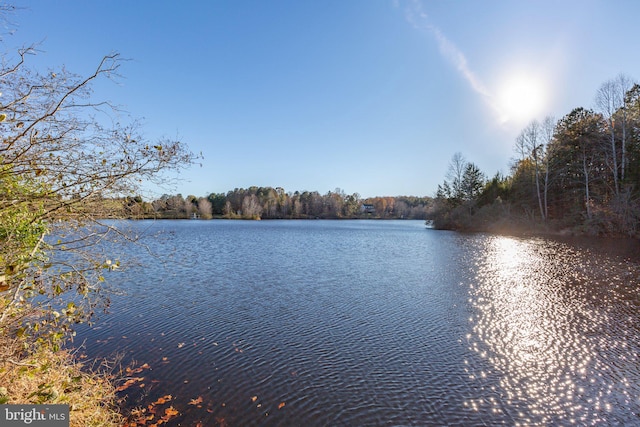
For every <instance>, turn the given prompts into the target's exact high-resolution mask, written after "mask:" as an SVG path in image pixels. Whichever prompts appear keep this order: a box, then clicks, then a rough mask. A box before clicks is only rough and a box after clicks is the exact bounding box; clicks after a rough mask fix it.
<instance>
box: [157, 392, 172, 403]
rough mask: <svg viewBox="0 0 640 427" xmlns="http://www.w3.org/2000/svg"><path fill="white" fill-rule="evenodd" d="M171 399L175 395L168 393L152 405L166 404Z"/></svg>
mask: <svg viewBox="0 0 640 427" xmlns="http://www.w3.org/2000/svg"><path fill="white" fill-rule="evenodd" d="M171 399H173V396H171V395H170V394H167V395H165V396H162V397H160V398H158V400H156V401H155V402H153V403H152V405H164V404H165V403H167V402H169V401H170V400H171Z"/></svg>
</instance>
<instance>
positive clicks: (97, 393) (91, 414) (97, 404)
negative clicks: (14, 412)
mask: <svg viewBox="0 0 640 427" xmlns="http://www.w3.org/2000/svg"><path fill="white" fill-rule="evenodd" d="M20 345H21V343H20V342H19V341H17V340H13V341H12V340H10V339H8V338H7V337H0V348H1V350H0V403H10V404H27V403H33V404H42V403H46V404H66V405H69V408H70V425H71V426H77V427H88V426H120V425H122V424H123V418H122V416H121V415H120V414H119V412H118V410H117V405H116V403H117V401H116V395H115V386H114V385H113V384H112V382H111V381H109V378H108V376H107V374H105V373H100V372H88V371H87V370H83V364H82V363H79V362H78V361H77V360H76V359H75V357H74V355H73V354H71V353H70V352H68V351H57V352H52V351H50V350H37V351H35V352H32V353H29V354H27V355H24V354H23V355H22V356H21V351H20Z"/></svg>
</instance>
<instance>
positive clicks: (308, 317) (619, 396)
mask: <svg viewBox="0 0 640 427" xmlns="http://www.w3.org/2000/svg"><path fill="white" fill-rule="evenodd" d="M127 225H128V226H129V227H133V228H134V229H135V230H139V231H140V232H142V231H143V230H147V231H146V235H147V236H148V237H145V238H143V239H142V241H143V242H144V244H145V245H147V246H148V249H150V252H153V253H156V254H158V255H159V256H160V258H161V259H162V261H163V262H164V266H163V265H161V264H160V262H159V260H158V259H156V258H154V257H152V256H151V255H150V252H148V251H147V250H146V249H145V248H143V247H136V248H131V249H130V251H131V254H132V255H135V256H136V257H137V258H138V260H139V261H141V262H142V263H143V264H144V265H142V266H139V267H134V268H131V269H129V270H128V271H126V272H121V273H116V274H112V275H111V276H110V277H109V279H110V281H111V283H112V284H113V285H114V286H116V287H117V288H119V289H120V290H121V291H122V294H121V295H115V296H114V297H113V304H112V307H111V313H110V314H109V315H103V316H102V317H101V318H100V319H99V320H98V321H97V322H96V323H95V324H94V327H93V328H86V327H85V328H82V329H80V331H79V333H78V338H79V341H80V342H82V341H83V340H84V341H85V348H86V352H87V354H88V355H89V356H90V357H99V356H107V355H110V354H113V353H114V352H115V351H120V352H122V353H124V355H125V360H136V361H138V362H139V364H142V363H148V364H149V365H150V366H151V369H149V370H145V371H144V372H143V373H141V374H140V375H142V376H144V378H145V379H144V384H145V386H144V387H132V388H130V389H128V390H127V391H126V392H125V393H127V399H128V400H127V401H128V404H129V405H130V406H131V407H134V406H137V405H146V404H148V403H150V402H153V401H154V400H156V399H157V398H158V397H160V396H163V395H166V394H171V395H172V396H173V398H174V400H173V401H172V404H173V406H174V407H175V408H176V409H177V410H178V411H180V416H178V417H177V418H175V419H174V420H172V425H184V426H191V425H205V426H209V425H211V426H215V425H229V426H250V425H259V426H263V425H264V426H295V425H305V426H329V425H330V426H336V425H339V426H355V425H358V426H364V425H369V426H380V425H385V426H401V425H402V426H404V425H417V426H423V425H463V426H475V425H478V426H484V425H571V424H575V425H638V424H640V362H639V358H638V357H639V353H640V330H639V328H640V296H639V292H638V287H639V284H640V263H639V260H640V258H639V256H638V251H637V249H638V245H637V242H636V243H635V246H633V247H632V250H631V252H630V253H626V252H624V251H623V250H622V249H623V248H621V247H620V246H621V242H616V243H614V244H613V245H612V246H611V247H606V246H605V244H606V243H607V242H606V241H595V244H594V241H588V240H583V241H559V240H549V239H542V238H513V237H502V236H492V235H484V234H468V235H465V234H459V233H452V232H441V231H435V230H429V229H426V228H425V227H424V224H423V222H421V221H256V222H250V221H223V220H219V221H218V220H217V221H158V222H151V221H140V222H132V223H128V224H127ZM160 231H161V232H162V234H161V235H159V236H157V235H156V233H157V232H160ZM634 250H635V251H634ZM79 341H78V340H76V343H78V342H79ZM200 398H201V401H200ZM190 403H191V404H190ZM194 403H195V404H194ZM198 423H200V424H198Z"/></svg>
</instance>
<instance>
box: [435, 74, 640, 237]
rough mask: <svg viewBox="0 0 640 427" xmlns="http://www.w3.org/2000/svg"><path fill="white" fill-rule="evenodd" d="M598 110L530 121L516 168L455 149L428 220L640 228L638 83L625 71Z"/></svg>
mask: <svg viewBox="0 0 640 427" xmlns="http://www.w3.org/2000/svg"><path fill="white" fill-rule="evenodd" d="M594 105H595V106H594V108H593V109H587V108H582V107H578V108H575V109H573V110H572V111H571V112H569V113H568V114H566V115H565V116H564V117H562V118H560V119H559V120H555V119H554V118H552V117H546V118H545V119H544V120H543V121H542V122H539V121H537V120H534V121H532V122H531V123H529V124H528V125H527V126H526V127H525V128H524V129H522V131H521V132H520V134H519V136H518V137H517V138H516V140H515V145H514V149H515V152H516V154H517V157H516V158H515V159H514V160H513V164H512V165H511V171H510V174H509V175H507V176H504V175H502V174H500V173H498V174H496V175H495V176H493V177H492V178H490V179H487V177H486V176H485V174H484V173H483V172H481V171H480V169H479V168H478V167H477V166H476V165H475V164H474V163H472V162H468V161H466V160H465V158H464V157H463V155H462V154H460V153H456V154H455V155H454V156H453V158H452V160H451V163H450V164H449V170H448V173H447V176H446V179H445V180H444V182H443V183H442V184H441V185H439V186H438V192H437V194H436V198H435V200H434V206H433V209H432V210H430V211H429V214H428V219H429V220H431V221H433V225H434V227H436V228H441V229H458V230H490V231H502V230H513V231H515V230H518V231H523V230H526V231H549V232H566V233H577V234H590V235H629V236H636V237H637V236H638V235H640V233H639V232H640V229H639V227H640V85H638V84H635V83H633V82H632V80H631V79H630V78H629V77H627V76H625V75H622V74H621V75H619V76H617V77H616V78H614V79H611V80H609V81H607V82H605V83H603V84H602V85H601V87H600V88H599V89H598V91H597V93H596V96H595V102H594Z"/></svg>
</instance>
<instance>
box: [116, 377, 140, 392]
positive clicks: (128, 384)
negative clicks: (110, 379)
mask: <svg viewBox="0 0 640 427" xmlns="http://www.w3.org/2000/svg"><path fill="white" fill-rule="evenodd" d="M142 380H144V378H143V377H135V378H131V379H128V380H127V381H126V382H125V383H124V384H122V385H121V386H119V387H118V388H116V391H123V390H126V389H128V388H129V387H131V386H132V385H134V384H135V383H137V382H140V381H142Z"/></svg>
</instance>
